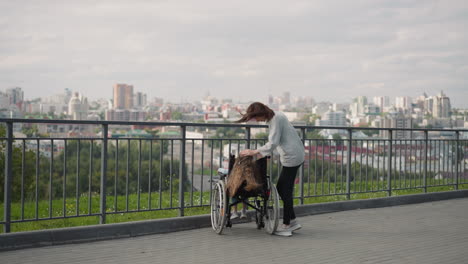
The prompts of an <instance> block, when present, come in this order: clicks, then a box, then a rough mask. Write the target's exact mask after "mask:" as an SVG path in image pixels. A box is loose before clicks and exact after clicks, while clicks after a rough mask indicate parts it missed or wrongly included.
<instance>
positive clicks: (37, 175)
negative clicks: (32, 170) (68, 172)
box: [5, 139, 40, 220]
mask: <svg viewBox="0 0 468 264" xmlns="http://www.w3.org/2000/svg"><path fill="white" fill-rule="evenodd" d="M39 144H40V141H39V139H37V145H36V192H35V196H36V208H35V218H36V220H37V219H39V163H40V155H39V154H40V152H39ZM5 167H6V166H5ZM5 211H6V210H5Z"/></svg>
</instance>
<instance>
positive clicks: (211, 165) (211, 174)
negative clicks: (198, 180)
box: [208, 139, 214, 204]
mask: <svg viewBox="0 0 468 264" xmlns="http://www.w3.org/2000/svg"><path fill="white" fill-rule="evenodd" d="M208 142H211V144H210V145H211V151H210V182H211V183H212V182H213V147H214V140H213V139H211V140H210V141H208ZM212 192H213V188H210V204H211V203H212Z"/></svg>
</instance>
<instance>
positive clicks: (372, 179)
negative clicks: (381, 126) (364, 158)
mask: <svg viewBox="0 0 468 264" xmlns="http://www.w3.org/2000/svg"><path fill="white" fill-rule="evenodd" d="M374 160H375V140H372V177H371V191H374V178H375V168H374Z"/></svg>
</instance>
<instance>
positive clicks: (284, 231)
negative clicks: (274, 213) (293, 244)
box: [275, 224, 292, 237]
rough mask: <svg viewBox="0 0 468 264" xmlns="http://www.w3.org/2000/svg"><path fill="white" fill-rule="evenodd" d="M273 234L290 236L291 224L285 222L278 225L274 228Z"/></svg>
mask: <svg viewBox="0 0 468 264" xmlns="http://www.w3.org/2000/svg"><path fill="white" fill-rule="evenodd" d="M275 235H277V236H288V237H289V236H292V229H291V225H285V224H282V225H280V226H279V227H278V228H277V229H276V231H275Z"/></svg>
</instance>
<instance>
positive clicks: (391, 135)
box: [387, 129, 393, 196]
mask: <svg viewBox="0 0 468 264" xmlns="http://www.w3.org/2000/svg"><path fill="white" fill-rule="evenodd" d="M388 135H389V139H388V167H387V173H388V176H387V177H388V186H387V190H388V196H392V147H393V133H392V130H391V129H390V130H388Z"/></svg>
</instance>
